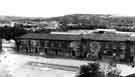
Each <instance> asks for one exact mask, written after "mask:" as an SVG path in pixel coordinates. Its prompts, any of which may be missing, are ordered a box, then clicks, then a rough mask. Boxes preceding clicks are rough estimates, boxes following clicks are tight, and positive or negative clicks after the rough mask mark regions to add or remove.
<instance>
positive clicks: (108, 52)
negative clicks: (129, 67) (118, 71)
mask: <svg viewBox="0 0 135 77" xmlns="http://www.w3.org/2000/svg"><path fill="white" fill-rule="evenodd" d="M134 34H135V33H131V32H118V31H95V30H93V31H90V32H87V33H74V34H72V33H70V32H64V33H61V32H59V33H56V34H55V33H54V34H45V33H42V34H41V33H30V34H26V35H23V36H21V37H17V38H16V43H17V49H18V50H17V51H18V52H20V53H25V54H30V53H32V54H41V53H42V55H44V56H53V57H54V56H57V57H69V58H73V57H74V58H78V57H79V58H83V59H90V60H97V59H102V60H104V59H110V60H115V61H128V62H133V61H134V56H135V36H134Z"/></svg>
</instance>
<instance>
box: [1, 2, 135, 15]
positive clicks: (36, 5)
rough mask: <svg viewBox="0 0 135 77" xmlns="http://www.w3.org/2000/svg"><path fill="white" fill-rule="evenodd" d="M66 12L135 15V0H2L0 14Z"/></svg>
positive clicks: (50, 13)
mask: <svg viewBox="0 0 135 77" xmlns="http://www.w3.org/2000/svg"><path fill="white" fill-rule="evenodd" d="M66 14H113V15H116V16H117V15H118V16H119V15H120V16H135V0H0V15H8V16H25V17H57V16H63V15H66Z"/></svg>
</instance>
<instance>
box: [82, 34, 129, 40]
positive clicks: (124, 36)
mask: <svg viewBox="0 0 135 77" xmlns="http://www.w3.org/2000/svg"><path fill="white" fill-rule="evenodd" d="M83 38H84V39H91V40H99V41H127V40H129V38H130V35H129V34H121V33H90V34H86V35H84V36H83Z"/></svg>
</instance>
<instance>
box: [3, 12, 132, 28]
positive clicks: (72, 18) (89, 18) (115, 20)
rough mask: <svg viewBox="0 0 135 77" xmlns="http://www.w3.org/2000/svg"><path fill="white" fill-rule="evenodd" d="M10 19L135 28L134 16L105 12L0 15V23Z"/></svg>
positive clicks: (96, 26) (95, 26)
mask: <svg viewBox="0 0 135 77" xmlns="http://www.w3.org/2000/svg"><path fill="white" fill-rule="evenodd" d="M10 21H30V22H41V21H46V22H48V21H57V22H59V23H60V24H62V26H64V27H67V26H68V25H69V24H76V26H72V25H70V28H84V29H85V28H86V29H87V28H88V29H89V28H115V29H130V30H132V29H135V17H128V16H113V15H105V14H71V15H64V16H59V17H51V18H43V17H42V18H41V17H38V18H36V17H16V16H0V23H2V22H10Z"/></svg>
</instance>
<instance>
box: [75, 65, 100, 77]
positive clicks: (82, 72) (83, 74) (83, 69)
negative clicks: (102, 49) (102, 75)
mask: <svg viewBox="0 0 135 77" xmlns="http://www.w3.org/2000/svg"><path fill="white" fill-rule="evenodd" d="M98 73H99V64H98V63H88V65H81V66H80V69H79V74H78V75H77V76H76V77H98Z"/></svg>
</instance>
